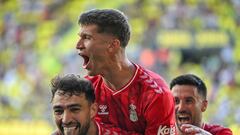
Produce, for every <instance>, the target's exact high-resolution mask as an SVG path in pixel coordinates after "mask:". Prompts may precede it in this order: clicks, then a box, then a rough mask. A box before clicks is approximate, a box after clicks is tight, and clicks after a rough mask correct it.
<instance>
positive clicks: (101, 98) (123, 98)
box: [76, 9, 175, 135]
mask: <svg viewBox="0 0 240 135" xmlns="http://www.w3.org/2000/svg"><path fill="white" fill-rule="evenodd" d="M78 23H79V25H80V32H79V33H78V35H79V40H78V43H77V46H76V49H77V50H78V54H79V55H80V56H81V57H82V58H83V60H84V63H83V68H84V69H86V70H87V76H86V78H87V79H89V80H90V81H91V82H92V83H93V86H94V89H95V95H96V102H97V103H98V105H99V108H98V113H97V115H96V119H97V120H98V121H100V122H101V123H104V124H105V125H112V126H113V127H116V128H117V127H118V128H120V129H119V130H124V131H127V132H128V133H129V134H144V135H170V134H171V135H174V134H175V117H174V100H173V96H172V94H171V92H170V89H169V87H168V86H167V84H166V82H165V81H164V80H163V79H162V77H160V76H159V75H158V74H156V73H154V72H152V71H149V70H147V69H145V68H143V67H141V66H140V65H138V64H135V63H133V62H131V61H130V60H129V59H128V58H127V55H126V47H127V45H128V41H129V39H130V26H129V23H128V21H127V17H126V16H125V15H124V14H123V13H122V12H120V11H119V10H115V9H94V10H90V11H87V12H84V13H82V14H81V16H80V18H79V20H78Z"/></svg>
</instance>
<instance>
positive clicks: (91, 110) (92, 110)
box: [90, 102, 98, 119]
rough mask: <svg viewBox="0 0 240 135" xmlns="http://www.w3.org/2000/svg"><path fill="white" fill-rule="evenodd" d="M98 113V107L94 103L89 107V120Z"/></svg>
mask: <svg viewBox="0 0 240 135" xmlns="http://www.w3.org/2000/svg"><path fill="white" fill-rule="evenodd" d="M97 111H98V105H97V103H96V102H94V103H93V104H92V105H91V107H90V117H91V119H92V118H94V117H95V115H96V114H97Z"/></svg>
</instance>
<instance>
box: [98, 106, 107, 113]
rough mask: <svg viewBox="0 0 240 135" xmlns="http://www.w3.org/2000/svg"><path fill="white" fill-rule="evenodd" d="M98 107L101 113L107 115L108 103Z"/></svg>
mask: <svg viewBox="0 0 240 135" xmlns="http://www.w3.org/2000/svg"><path fill="white" fill-rule="evenodd" d="M98 108H99V109H100V111H98V114H99V115H107V114H108V113H109V112H108V111H107V105H99V106H98Z"/></svg>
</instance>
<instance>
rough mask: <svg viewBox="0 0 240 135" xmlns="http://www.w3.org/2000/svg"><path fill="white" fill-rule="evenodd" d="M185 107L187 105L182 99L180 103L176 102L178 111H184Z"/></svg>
mask: <svg viewBox="0 0 240 135" xmlns="http://www.w3.org/2000/svg"><path fill="white" fill-rule="evenodd" d="M185 109H186V106H185V103H184V102H183V101H180V102H179V103H178V104H176V110H177V111H178V112H181V111H184V110H185Z"/></svg>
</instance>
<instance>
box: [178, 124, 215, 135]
mask: <svg viewBox="0 0 240 135" xmlns="http://www.w3.org/2000/svg"><path fill="white" fill-rule="evenodd" d="M181 130H182V131H183V132H184V133H186V134H190V135H211V133H209V132H207V131H205V130H203V129H201V128H199V127H197V126H194V125H190V124H183V125H182V126H181Z"/></svg>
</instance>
